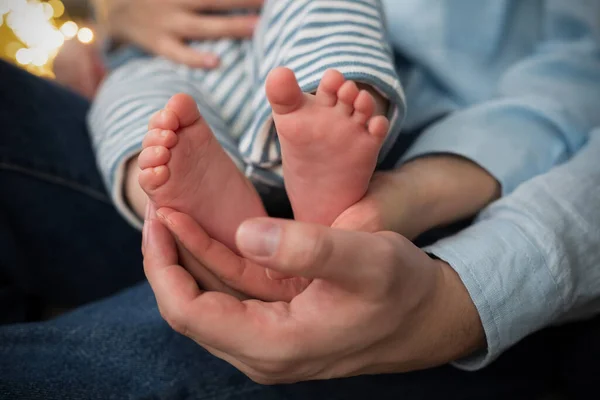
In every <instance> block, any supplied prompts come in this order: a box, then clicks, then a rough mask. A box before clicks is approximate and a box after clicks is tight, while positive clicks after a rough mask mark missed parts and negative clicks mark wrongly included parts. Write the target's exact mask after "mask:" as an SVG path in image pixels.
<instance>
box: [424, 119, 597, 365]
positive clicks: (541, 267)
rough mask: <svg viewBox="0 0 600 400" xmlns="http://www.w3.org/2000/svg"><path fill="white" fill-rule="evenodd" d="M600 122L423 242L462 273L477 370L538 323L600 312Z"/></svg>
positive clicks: (539, 325) (541, 325)
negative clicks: (449, 230) (476, 332)
mask: <svg viewBox="0 0 600 400" xmlns="http://www.w3.org/2000/svg"><path fill="white" fill-rule="evenodd" d="M599 154H600V129H596V130H595V131H594V132H593V133H592V134H591V139H590V141H589V144H588V145H587V146H586V147H585V148H584V150H582V151H581V152H580V153H579V154H578V155H577V156H576V157H574V158H573V159H572V160H571V161H569V162H568V163H566V164H564V165H562V166H560V167H557V168H555V169H554V170H552V171H551V172H550V173H547V174H545V175H542V176H539V177H537V178H534V179H533V180H531V181H529V182H527V183H525V184H523V185H522V186H521V187H519V188H518V189H517V190H516V191H515V192H514V193H513V194H512V195H510V196H508V197H505V198H503V199H502V200H500V201H498V202H496V203H494V204H493V205H492V206H491V207H489V208H488V209H487V210H485V211H484V212H483V213H482V214H481V215H480V217H479V219H478V221H477V222H476V223H475V224H474V225H473V226H471V227H470V228H468V229H466V230H464V231H462V232H461V233H459V234H457V235H455V236H453V237H450V238H447V239H444V240H442V241H440V242H438V243H436V244H434V245H433V246H431V247H429V248H428V249H426V250H427V251H428V252H429V253H432V254H434V255H436V256H438V257H440V258H441V259H443V260H444V261H446V262H448V263H449V264H450V265H451V266H452V267H453V268H454V269H455V270H456V272H457V273H458V274H459V275H460V277H461V280H462V282H463V283H464V284H465V286H466V287H467V290H468V291H469V293H470V296H471V298H472V300H473V302H474V303H475V306H476V307H477V311H478V313H479V316H480V319H481V321H482V324H483V327H484V330H485V334H486V338H487V349H486V350H485V351H483V352H481V353H479V354H477V355H475V356H473V357H471V358H469V359H464V360H462V361H459V362H457V363H456V365H457V366H458V367H461V368H464V369H469V370H474V369H478V368H482V367H484V366H485V365H487V364H489V363H490V362H492V361H493V360H494V359H495V358H496V357H498V356H499V355H500V354H501V353H502V352H503V351H505V350H506V349H508V348H509V347H511V346H512V345H514V344H515V343H516V342H518V341H519V340H521V339H522V338H524V337H525V336H527V335H529V334H530V333H532V332H535V331H537V330H539V329H542V328H544V327H547V326H549V325H552V324H558V323H561V322H564V321H568V320H573V319H581V318H586V317H589V316H591V315H593V314H595V313H598V312H600V164H598V155H599Z"/></svg>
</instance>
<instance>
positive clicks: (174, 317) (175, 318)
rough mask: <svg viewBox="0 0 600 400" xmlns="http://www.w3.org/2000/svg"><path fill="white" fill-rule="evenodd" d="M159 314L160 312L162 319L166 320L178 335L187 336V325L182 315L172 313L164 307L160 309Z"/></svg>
mask: <svg viewBox="0 0 600 400" xmlns="http://www.w3.org/2000/svg"><path fill="white" fill-rule="evenodd" d="M159 312H160V315H161V317H162V319H164V320H165V321H166V322H167V324H169V326H170V327H171V329H173V330H174V331H175V332H177V333H180V334H182V335H184V336H187V332H188V328H187V323H186V322H185V319H184V318H183V317H182V316H181V315H179V314H177V313H173V312H172V311H169V310H165V309H164V308H162V307H159Z"/></svg>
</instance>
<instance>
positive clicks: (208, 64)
mask: <svg viewBox="0 0 600 400" xmlns="http://www.w3.org/2000/svg"><path fill="white" fill-rule="evenodd" d="M220 62H221V59H220V58H219V57H218V56H217V55H215V54H207V55H206V56H204V67H205V68H216V67H218V66H219V63H220Z"/></svg>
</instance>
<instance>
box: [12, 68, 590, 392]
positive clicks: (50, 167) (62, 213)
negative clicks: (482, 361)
mask: <svg viewBox="0 0 600 400" xmlns="http://www.w3.org/2000/svg"><path fill="white" fill-rule="evenodd" d="M0 77H1V79H0V188H1V189H0V190H1V192H0V193H2V196H0V318H1V320H0V321H1V322H2V325H0V399H5V398H6V399H21V398H22V399H28V400H33V399H169V400H177V399H303V400H304V399H364V398H368V397H371V398H376V399H384V400H385V399H406V400H413V399H437V398H445V399H482V398H485V399H506V398H511V399H516V398H526V399H531V398H535V397H536V395H537V394H539V393H542V392H545V391H547V390H548V389H549V388H551V386H552V384H553V383H554V382H556V381H557V376H568V377H570V378H568V379H567V378H565V381H566V382H575V383H577V385H578V386H577V387H582V386H581V382H582V381H583V382H587V381H586V380H585V379H581V377H582V376H585V373H587V372H589V373H590V374H589V377H590V379H591V378H592V377H593V376H595V375H592V373H593V370H592V369H590V368H584V369H582V371H584V372H583V373H582V372H575V373H574V372H573V371H574V370H573V368H571V367H573V365H575V366H577V365H579V366H582V365H583V366H585V365H588V364H586V361H585V359H584V358H581V357H579V355H582V354H589V348H590V347H589V346H590V344H591V345H593V343H595V340H594V339H593V338H594V337H598V332H599V330H598V323H597V321H596V322H594V324H595V325H593V324H592V325H590V324H589V323H588V324H580V325H579V326H578V327H577V328H573V327H567V328H562V329H561V330H556V329H555V330H547V331H545V332H541V333H539V334H536V335H533V336H532V337H530V338H528V339H526V340H525V341H523V342H522V343H520V344H519V345H517V346H515V348H513V349H512V350H511V351H509V352H507V353H506V354H505V355H504V356H502V357H501V358H500V359H499V360H498V361H497V362H496V363H495V364H493V365H492V366H491V367H489V368H487V369H485V370H483V371H479V372H474V373H468V372H462V371H459V370H456V369H454V368H452V367H449V366H443V367H440V368H435V369H431V370H427V371H420V372H413V373H407V374H390V375H378V376H361V377H355V378H348V379H336V380H329V381H320V382H305V383H299V384H294V385H277V386H261V385H257V384H255V383H253V382H252V381H250V380H249V379H248V378H246V377H245V376H244V375H242V374H241V373H240V372H238V371H237V370H236V369H234V368H233V367H231V366H230V365H229V364H227V363H225V362H223V361H221V360H218V359H216V358H215V357H213V356H211V355H210V354H209V353H207V352H206V351H204V350H203V349H202V348H201V347H200V346H198V345H197V344H195V343H194V342H192V341H191V340H189V339H188V338H186V337H183V336H181V335H179V334H177V333H175V332H174V331H173V330H171V329H170V328H169V326H168V325H167V324H166V323H165V322H164V321H163V320H162V319H161V317H160V314H159V312H158V310H157V307H156V303H155V300H154V296H153V294H152V291H151V289H150V288H149V286H148V285H147V284H146V283H144V282H143V274H142V263H141V257H140V251H139V249H140V235H139V233H138V232H136V231H135V230H133V229H132V228H131V227H129V226H128V225H127V224H126V223H125V222H123V220H122V219H121V218H120V216H119V215H118V214H117V213H116V211H115V210H114V208H113V207H112V206H111V204H110V202H109V199H108V196H107V194H106V192H105V189H104V187H103V184H102V181H101V178H100V176H99V173H98V171H97V169H96V166H95V162H94V155H93V151H92V148H91V145H90V140H89V138H88V134H87V131H86V125H85V114H86V111H87V108H88V104H87V102H86V101H85V100H83V99H81V98H79V97H77V96H76V95H74V94H72V93H70V92H68V91H66V90H63V89H61V88H59V87H58V86H56V85H55V84H53V83H51V82H46V81H43V80H41V79H38V78H35V77H33V76H31V75H29V74H27V73H25V72H23V71H21V70H18V69H16V68H14V67H11V66H9V65H8V64H6V63H2V62H0ZM39 304H44V305H59V306H71V307H75V309H74V310H73V311H71V312H69V313H66V314H63V315H62V316H60V317H58V318H55V319H52V320H46V321H42V320H40V319H39V315H38V314H37V312H36V310H37V307H36V305H39ZM590 326H591V328H590ZM592 328H593V329H594V330H592ZM573 332H575V333H576V334H577V335H579V336H577V337H574V336H573V335H575V333H573ZM581 335H584V336H583V337H587V338H588V339H587V342H585V343H587V344H588V346H587V347H586V348H585V351H579V352H575V351H569V352H568V353H565V354H568V355H569V357H570V358H568V361H569V365H570V368H562V367H561V366H562V365H563V364H562V363H561V361H563V360H566V358H563V350H562V349H564V348H566V347H565V346H566V345H565V344H568V343H571V342H573V343H579V344H580V343H581V340H580V339H578V338H581V337H582V336H581ZM586 335H587V336H586ZM597 349H598V346H597V345H596V353H592V354H598V353H597ZM578 357H579V358H578ZM591 357H592V358H590V359H594V356H593V355H592V356H591ZM588 358H589V357H588ZM589 365H592V364H589ZM567 370H568V372H569V373H568V374H563V375H560V374H562V373H563V372H565V371H567ZM571 378H572V379H571ZM569 379H571V381H569ZM591 381H592V382H593V380H591Z"/></svg>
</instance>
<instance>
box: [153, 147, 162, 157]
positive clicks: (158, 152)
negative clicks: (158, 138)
mask: <svg viewBox="0 0 600 400" xmlns="http://www.w3.org/2000/svg"><path fill="white" fill-rule="evenodd" d="M161 150H162V149H161V148H160V147H156V148H155V149H154V153H155V154H156V155H157V156H158V155H160V153H161Z"/></svg>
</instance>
